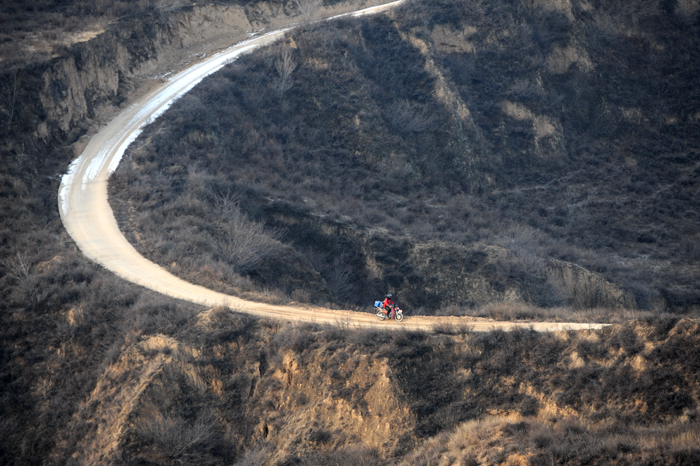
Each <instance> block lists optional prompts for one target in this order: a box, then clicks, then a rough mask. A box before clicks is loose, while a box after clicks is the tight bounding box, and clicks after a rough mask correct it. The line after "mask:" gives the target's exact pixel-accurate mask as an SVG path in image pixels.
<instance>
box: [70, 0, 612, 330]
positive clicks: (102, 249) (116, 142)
mask: <svg viewBox="0 0 700 466" xmlns="http://www.w3.org/2000/svg"><path fill="white" fill-rule="evenodd" d="M401 1H402V0H399V1H397V2H393V3H388V4H385V5H380V6H377V7H372V8H367V9H364V10H359V11H357V12H354V13H350V14H351V15H364V14H372V13H377V12H380V11H383V10H385V9H387V8H391V7H393V6H395V5H396V4H398V3H400V2H401ZM339 16H344V15H339ZM339 16H336V17H335V18H337V17H339ZM287 30H289V28H287V29H281V30H278V31H274V32H270V33H268V34H265V35H262V36H259V37H255V38H252V39H250V40H247V41H245V42H241V43H239V44H236V45H234V46H232V47H230V48H228V49H226V50H225V51H223V52H221V53H218V54H216V55H213V56H211V57H210V58H208V59H206V60H205V61H203V62H200V63H198V64H196V65H193V66H191V67H190V68H188V69H186V70H184V71H182V72H180V73H178V74H177V75H175V76H173V77H172V78H171V79H170V80H169V81H168V82H166V83H165V84H163V85H162V86H161V87H159V88H158V89H156V90H154V91H152V92H150V93H149V94H147V95H146V96H144V97H142V98H140V99H139V100H138V101H137V102H135V103H134V104H133V105H131V106H130V107H129V108H127V109H126V110H124V111H123V112H122V113H120V114H119V115H118V116H117V117H116V118H114V120H112V121H111V122H110V123H109V124H108V125H106V126H105V127H103V128H102V129H101V130H100V131H99V132H98V133H97V134H95V135H94V136H93V137H92V138H91V139H90V141H89V143H88V145H87V146H86V147H85V150H84V151H83V153H82V154H81V155H80V157H78V158H77V159H76V160H75V161H73V163H71V165H70V167H69V169H68V172H67V173H66V174H65V175H64V176H63V178H62V180H61V186H60V191H59V211H60V213H61V219H62V221H63V224H64V225H65V227H66V230H67V231H68V233H69V234H70V235H71V237H72V238H73V239H74V241H75V242H76V243H77V245H78V247H79V248H80V250H81V251H82V252H83V254H85V255H86V256H87V257H88V258H89V259H91V260H93V261H95V262H97V263H99V264H100V265H102V266H104V267H105V268H107V269H108V270H110V271H112V272H114V273H115V274H117V275H118V276H120V277H121V278H123V279H125V280H128V281H130V282H132V283H136V284H138V285H141V286H144V287H146V288H149V289H151V290H154V291H157V292H159V293H163V294H165V295H167V296H171V297H173V298H179V299H183V300H186V301H190V302H193V303H197V304H201V305H203V306H209V307H214V306H227V307H229V308H231V309H234V310H236V311H239V312H245V313H248V314H253V315H256V316H261V317H270V318H278V319H284V320H290V321H292V320H293V321H305V322H317V323H330V324H338V323H339V324H342V325H349V326H352V327H378V328H385V329H398V328H409V329H423V330H431V329H432V327H433V326H434V325H436V324H468V325H470V326H472V327H473V328H474V330H484V331H486V330H491V329H494V328H498V329H504V330H509V329H513V328H517V327H531V328H533V329H535V330H537V331H557V330H565V329H571V330H578V329H598V328H601V327H602V326H603V325H602V324H580V323H548V322H533V323H514V322H494V321H489V320H486V319H472V318H458V317H423V316H421V317H408V316H407V317H406V319H405V320H404V322H403V323H402V324H396V323H395V322H391V321H390V322H379V321H378V320H377V319H376V317H374V316H373V315H372V314H370V313H366V314H365V313H358V312H351V311H331V310H328V309H321V308H310V307H294V306H280V305H271V304H265V303H257V302H251V301H246V300H243V299H240V298H237V297H234V296H229V295H226V294H223V293H218V292H215V291H212V290H209V289H207V288H204V287H202V286H198V285H193V284H191V283H188V282H186V281H184V280H182V279H180V278H177V277H175V276H174V275H172V274H170V273H169V272H167V271H166V270H165V269H163V268H161V267H160V266H158V265H156V264H155V263H153V262H151V261H149V260H147V259H146V258H144V257H143V256H141V255H140V254H139V253H138V252H137V251H136V249H134V247H133V246H132V245H131V244H129V242H128V241H127V240H126V238H125V237H124V235H122V233H121V231H120V230H119V227H118V225H117V222H116V220H115V217H114V213H113V212H112V209H111V207H110V205H109V202H108V200H107V182H108V178H109V176H110V174H111V173H112V172H113V171H114V170H115V169H116V168H117V166H118V165H119V162H120V160H121V158H122V155H123V154H124V151H125V150H126V148H127V147H128V146H129V144H131V143H132V142H133V141H134V140H135V139H136V137H137V136H138V135H139V134H140V133H141V131H142V128H143V127H144V126H145V125H147V124H148V123H150V122H151V121H153V120H154V119H155V118H157V117H158V116H159V115H161V114H162V113H163V112H164V111H165V110H167V108H168V107H169V106H170V105H171V104H172V102H174V101H175V100H176V99H177V98H179V97H181V96H182V95H184V94H185V93H186V92H188V91H189V90H190V89H192V88H193V87H194V86H195V85H196V84H197V83H199V82H200V81H201V80H202V79H203V78H205V77H206V76H208V75H209V74H212V73H214V72H215V71H217V70H219V69H220V68H222V67H223V66H224V65H226V64H227V63H229V62H231V61H233V60H234V59H236V58H237V57H238V56H240V55H242V54H244V53H246V52H250V51H252V50H253V49H255V48H257V47H260V46H263V45H267V44H270V43H272V42H274V41H276V40H277V39H279V38H281V37H282V36H283V34H284V33H285V32H286V31H287Z"/></svg>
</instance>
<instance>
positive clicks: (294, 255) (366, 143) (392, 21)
mask: <svg viewBox="0 0 700 466" xmlns="http://www.w3.org/2000/svg"><path fill="white" fill-rule="evenodd" d="M698 27H699V26H698V21H697V15H696V11H695V10H693V9H692V8H690V7H685V6H683V5H681V4H678V5H675V4H674V5H672V6H670V7H663V8H662V7H661V6H658V8H657V7H651V6H650V5H648V4H646V3H645V4H644V5H642V4H641V3H640V4H639V5H636V6H635V7H631V6H629V5H628V4H627V3H625V4H623V3H605V4H600V5H598V4H591V3H587V2H571V3H568V2H567V3H566V4H560V3H551V4H550V3H546V2H545V3H541V4H540V3H535V4H525V3H523V4H520V3H508V2H500V3H499V2H497V3H493V2H483V3H482V2H465V1H445V2H438V3H436V4H434V5H433V4H431V5H429V6H428V5H425V4H422V3H409V4H407V5H405V6H403V7H401V8H399V9H397V10H395V11H394V12H392V13H390V14H388V15H385V16H382V17H377V18H372V19H358V20H342V21H337V22H331V23H325V24H322V25H318V26H314V27H310V28H306V29H301V30H298V31H295V32H292V33H290V35H289V37H288V39H287V40H286V43H285V44H281V45H278V46H276V47H273V48H270V49H268V50H264V51H260V52H257V53H255V54H253V55H251V56H249V57H245V58H243V59H241V60H239V61H237V62H235V63H234V64H232V65H230V66H229V67H228V68H227V69H226V70H224V71H222V72H221V73H219V74H217V75H216V76H212V77H210V78H208V79H207V80H206V81H205V83H203V85H202V86H200V87H198V88H197V89H195V90H194V91H193V92H192V93H191V94H190V95H188V96H187V97H185V98H183V99H182V100H181V101H179V102H178V103H176V104H175V105H174V106H173V108H172V109H171V110H170V111H169V112H168V113H167V114H166V115H165V116H164V117H163V118H162V119H160V120H158V121H157V122H156V123H154V124H153V125H152V126H151V127H150V128H149V129H148V130H147V131H146V132H145V134H144V135H143V136H142V137H141V139H140V140H139V142H138V143H137V144H136V145H135V146H134V147H133V148H132V149H131V150H130V153H129V155H128V156H127V159H126V161H125V163H123V164H122V165H121V166H120V168H119V170H118V172H117V173H116V176H115V177H114V179H113V182H112V184H111V193H110V196H111V199H112V204H113V207H114V209H115V211H117V212H118V217H119V219H120V223H121V225H122V229H123V230H124V231H125V233H126V234H127V236H128V237H129V238H130V240H131V241H132V242H133V243H134V244H135V245H136V246H137V248H139V250H140V251H141V252H142V253H144V254H145V255H146V256H147V257H150V258H151V259H153V260H155V261H156V262H158V263H159V264H161V265H163V266H165V267H168V268H169V269H170V270H171V271H172V272H174V273H175V274H179V275H181V276H183V277H185V278H187V279H188V280H191V281H195V282H197V283H200V284H207V285H208V286H213V287H216V288H217V289H220V290H223V291H229V292H233V293H238V294H245V293H251V292H253V293H254V294H255V293H257V294H258V295H270V294H273V295H276V296H277V297H272V298H271V297H270V296H268V297H267V298H265V296H262V297H261V298H260V299H278V300H280V299H281V300H285V299H294V300H297V301H310V302H317V303H324V302H333V303H336V305H341V306H363V305H366V303H368V302H371V301H372V300H373V299H375V297H377V296H382V295H383V293H384V292H385V291H386V290H387V289H388V290H390V291H392V292H394V293H395V294H396V295H398V296H399V297H400V299H401V301H402V302H403V303H405V304H406V306H408V307H410V308H411V309H412V310H413V311H414V312H419V313H420V312H422V313H427V314H435V313H474V312H481V311H479V309H481V308H482V307H483V306H485V305H488V304H490V303H494V302H505V303H510V305H521V306H522V305H523V304H527V305H533V306H540V307H546V308H549V307H556V306H566V307H573V308H579V309H582V308H583V309H585V308H595V307H603V308H608V309H620V308H636V309H642V310H653V311H654V312H675V313H687V312H693V313H695V312H697V310H698V303H699V302H700V301H699V300H700V294H699V293H700V290H699V289H698V286H697V283H698V274H699V273H700V270H699V269H698V265H697V264H698V257H699V256H698V246H697V245H698V244H700V243H699V241H700V236H699V235H700V223H699V220H700V219H699V218H698V215H697V212H696V210H695V208H696V205H697V193H698V192H700V191H699V190H698V174H699V173H700V172H699V171H698V170H700V165H699V164H700V160H698V147H699V144H700V141H699V140H698V137H700V131H698V129H700V128H698V124H699V118H700V117H699V116H698V115H699V114H698V109H700V105H699V102H698V95H697V86H696V85H695V84H697V83H696V81H697V78H696V76H698V73H697V72H698V69H697V67H698V66H699V65H698V63H700V60H698V58H699V57H698V56H697V55H698V50H700V49H699V48H698V47H697V45H698ZM661 83H663V84H661ZM263 232H264V234H263ZM246 235H248V236H251V235H252V236H255V237H256V238H257V239H256V241H257V242H255V244H250V243H246V241H245V239H244V238H246V237H247V236H246ZM241 244H245V245H246V246H244V247H243V246H240V245H241ZM241 248H243V249H245V250H242V249H241ZM613 314H614V311H613Z"/></svg>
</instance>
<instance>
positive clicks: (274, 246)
mask: <svg viewBox="0 0 700 466" xmlns="http://www.w3.org/2000/svg"><path fill="white" fill-rule="evenodd" d="M234 202H235V201H233V200H232V199H231V198H228V197H220V198H219V203H220V205H221V208H222V210H223V211H224V214H225V215H227V218H226V219H225V220H224V222H223V223H222V226H221V232H222V239H223V241H222V242H221V246H220V248H221V252H222V254H224V255H225V256H226V257H227V258H228V259H229V260H230V261H231V262H232V265H233V267H234V269H235V270H236V272H238V273H244V272H248V271H250V270H252V269H253V268H254V267H255V266H256V265H258V264H259V263H260V262H262V261H263V260H265V259H267V258H269V257H272V256H274V255H275V254H276V253H277V252H279V251H280V249H281V248H282V245H281V244H280V242H279V240H280V238H281V237H282V232H281V231H280V230H276V229H268V228H266V227H265V226H264V225H263V224H262V223H261V222H255V221H252V220H249V219H248V218H247V217H246V215H245V213H244V212H243V211H242V210H241V209H240V207H238V205H237V204H236V203H234Z"/></svg>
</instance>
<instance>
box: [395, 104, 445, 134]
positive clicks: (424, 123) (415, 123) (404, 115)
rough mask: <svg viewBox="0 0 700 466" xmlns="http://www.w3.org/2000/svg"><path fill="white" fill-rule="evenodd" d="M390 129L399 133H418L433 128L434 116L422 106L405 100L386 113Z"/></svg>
mask: <svg viewBox="0 0 700 466" xmlns="http://www.w3.org/2000/svg"><path fill="white" fill-rule="evenodd" d="M386 116H387V118H388V119H389V122H390V123H391V125H392V127H393V128H394V129H395V130H397V131H399V132H400V133H411V132H413V133H420V132H423V131H428V130H431V129H434V128H435V124H436V122H435V116H434V115H433V113H432V112H431V111H430V110H429V109H427V108H426V107H425V106H424V105H420V104H414V103H411V102H409V101H407V100H402V101H400V102H397V103H394V104H393V105H391V107H389V110H388V112H387V113H386Z"/></svg>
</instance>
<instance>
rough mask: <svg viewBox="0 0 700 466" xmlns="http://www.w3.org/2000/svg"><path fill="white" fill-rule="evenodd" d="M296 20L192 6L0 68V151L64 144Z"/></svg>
mask: <svg viewBox="0 0 700 466" xmlns="http://www.w3.org/2000/svg"><path fill="white" fill-rule="evenodd" d="M379 3H383V2H381V1H369V2H364V1H362V2H347V3H346V4H343V5H338V6H335V7H330V8H322V9H321V10H320V11H319V12H318V16H319V17H326V16H331V15H334V14H339V13H343V12H347V11H352V10H354V9H357V8H359V7H361V6H365V5H366V6H370V5H373V4H379ZM299 18H300V16H299V13H298V11H296V10H295V9H293V8H287V7H283V6H282V4H277V3H273V2H257V3H252V4H249V5H247V6H246V7H242V6H238V5H217V4H207V5H202V6H198V5H195V6H192V7H186V8H183V9H180V10H177V11H172V12H168V13H167V14H160V15H157V14H153V15H148V16H144V17H138V18H132V19H128V20H123V21H118V22H116V23H113V24H111V25H109V26H108V27H107V28H106V29H105V30H104V31H102V32H100V33H94V34H91V35H90V36H89V37H90V39H89V40H82V41H77V42H75V43H73V44H72V45H70V46H68V47H67V48H64V49H63V51H62V52H61V53H60V54H58V55H57V56H54V58H52V59H50V60H48V61H45V62H39V63H32V64H30V65H27V66H26V67H25V68H23V69H13V70H5V72H4V73H0V88H2V89H3V90H6V91H7V92H3V93H2V98H0V126H1V128H0V135H2V136H3V139H4V140H5V141H6V143H7V144H10V147H8V146H5V147H4V150H7V151H9V152H15V153H17V152H22V151H36V152H43V151H45V150H46V149H45V148H46V147H51V146H54V147H55V146H57V145H62V144H63V143H65V142H66V141H67V142H68V143H71V142H73V141H75V140H76V139H78V138H79V137H80V136H81V135H83V134H85V133H89V132H90V130H93V129H96V128H97V127H99V125H100V124H103V123H104V122H105V121H106V120H107V119H108V118H109V117H110V116H111V115H113V114H114V112H116V111H117V110H118V109H119V107H120V106H121V105H126V104H128V102H129V99H130V98H132V97H133V96H136V95H139V94H141V93H144V92H147V91H148V90H149V89H151V88H152V87H153V86H155V85H157V84H158V83H159V82H162V80H163V79H165V78H166V77H167V76H168V75H169V74H170V73H172V72H173V71H177V70H179V69H182V68H183V67H185V66H187V65H188V64H191V63H192V62H194V61H197V60H199V59H201V58H203V57H204V56H206V55H208V54H211V53H213V52H216V51H218V50H221V49H223V48H226V47H228V46H230V45H232V44H235V43H237V42H240V41H242V40H245V39H246V38H247V37H249V35H251V34H253V33H256V32H262V31H263V30H270V29H274V28H278V27H282V26H284V25H289V24H292V23H295V22H299ZM4 136H7V137H4ZM14 142H20V143H19V144H16V145H15V144H13V143H14ZM80 147H82V146H81V145H80V144H78V146H77V147H76V152H79V149H80Z"/></svg>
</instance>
